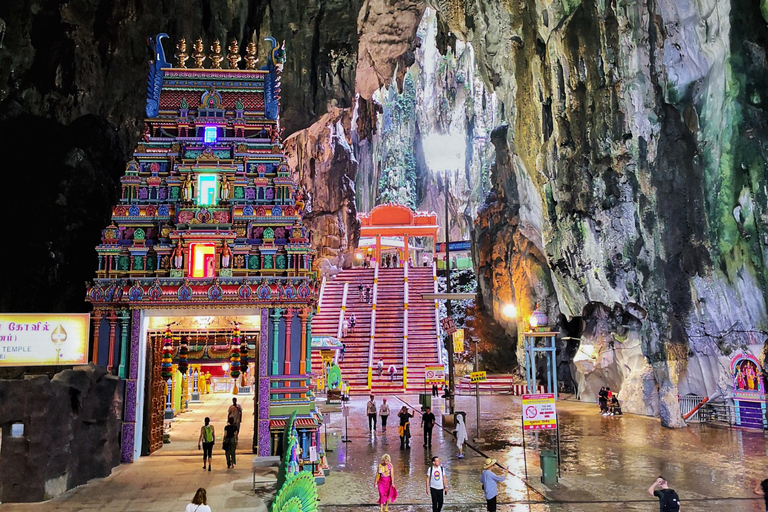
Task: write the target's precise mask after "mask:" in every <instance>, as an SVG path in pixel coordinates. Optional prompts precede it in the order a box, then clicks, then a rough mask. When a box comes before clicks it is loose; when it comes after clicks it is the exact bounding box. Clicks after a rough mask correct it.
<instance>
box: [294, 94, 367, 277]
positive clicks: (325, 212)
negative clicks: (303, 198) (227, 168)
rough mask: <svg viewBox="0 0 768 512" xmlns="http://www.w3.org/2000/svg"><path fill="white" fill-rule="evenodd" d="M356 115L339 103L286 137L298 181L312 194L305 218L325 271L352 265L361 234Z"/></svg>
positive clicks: (333, 272) (320, 263) (318, 258)
mask: <svg viewBox="0 0 768 512" xmlns="http://www.w3.org/2000/svg"><path fill="white" fill-rule="evenodd" d="M351 118H352V113H351V109H340V108H334V109H332V110H331V111H330V112H329V113H327V114H325V115H324V116H322V117H321V118H320V120H318V121H317V122H316V123H314V124H313V125H312V126H310V127H309V128H307V129H305V130H301V131H300V132H297V133H294V134H293V135H291V136H290V137H289V138H288V139H287V140H286V141H285V150H286V154H287V155H288V163H289V164H290V166H291V169H293V173H294V180H295V181H296V183H298V184H299V186H300V187H301V189H302V190H304V191H307V192H308V195H309V198H308V202H307V209H306V213H305V215H304V219H303V220H304V224H305V225H306V226H308V227H309V229H310V230H311V241H312V245H313V247H314V248H315V250H317V256H316V258H315V264H316V265H317V267H318V268H319V269H320V270H321V272H322V273H323V274H324V275H328V274H335V273H336V272H338V271H340V270H341V269H342V268H344V267H349V266H350V265H351V264H352V256H353V255H352V251H353V250H354V248H355V247H357V242H358V240H359V238H360V221H359V220H358V219H357V208H356V206H355V178H356V177H357V160H355V155H354V154H353V151H352V148H351V146H350V143H351V140H350V139H349V134H350V123H351Z"/></svg>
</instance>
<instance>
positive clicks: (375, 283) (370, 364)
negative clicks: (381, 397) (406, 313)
mask: <svg viewBox="0 0 768 512" xmlns="http://www.w3.org/2000/svg"><path fill="white" fill-rule="evenodd" d="M372 293H373V300H372V304H371V342H370V343H369V344H368V390H369V391H370V390H371V385H372V381H373V345H374V340H375V338H376V301H377V300H378V298H379V262H378V261H375V262H374V264H373V292H372Z"/></svg>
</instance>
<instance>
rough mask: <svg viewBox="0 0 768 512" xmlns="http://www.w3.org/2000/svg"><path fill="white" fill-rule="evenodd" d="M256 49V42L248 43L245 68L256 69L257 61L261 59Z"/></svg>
mask: <svg viewBox="0 0 768 512" xmlns="http://www.w3.org/2000/svg"><path fill="white" fill-rule="evenodd" d="M256 51H257V48H256V43H254V42H253V41H251V42H250V43H248V46H246V47H245V53H246V55H245V62H246V66H245V69H256V63H257V62H258V61H259V59H258V58H256Z"/></svg>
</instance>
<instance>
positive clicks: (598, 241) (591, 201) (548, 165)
mask: <svg viewBox="0 0 768 512" xmlns="http://www.w3.org/2000/svg"><path fill="white" fill-rule="evenodd" d="M447 3H448V4H454V3H457V2H447ZM459 4H461V3H459ZM461 5H464V4H461ZM464 14H465V17H466V19H465V21H466V23H465V25H466V27H467V32H466V37H467V39H468V40H469V41H470V42H471V44H472V45H473V46H474V48H475V54H476V58H477V60H478V70H479V72H480V73H481V74H482V76H483V78H484V80H485V82H486V84H487V85H488V86H489V87H491V88H492V90H493V91H494V92H495V93H496V94H497V96H498V97H499V99H500V100H501V101H502V102H503V105H504V112H505V114H506V118H507V121H508V123H509V130H508V132H507V136H506V139H507V143H508V145H509V148H510V154H511V156H510V162H509V163H508V164H506V165H505V167H506V168H507V170H506V171H504V172H505V173H506V175H505V174H503V173H500V172H499V166H498V163H497V172H496V175H495V177H494V190H493V192H492V193H491V195H490V197H489V200H488V206H487V207H486V209H485V211H484V212H483V213H482V214H481V215H480V217H479V218H478V220H477V222H476V232H475V235H474V238H475V242H476V244H477V256H478V265H479V266H480V269H481V273H482V271H483V269H485V272H486V274H487V273H488V272H491V273H493V272H495V271H496V270H497V269H498V272H499V274H501V275H502V276H496V277H486V278H485V279H484V281H483V282H484V284H483V285H481V291H482V292H483V294H484V296H486V304H490V303H491V302H488V299H494V298H498V299H502V300H506V299H507V297H510V296H518V295H522V297H518V300H519V301H520V309H522V311H523V314H525V313H526V312H529V311H530V310H531V308H532V306H533V304H532V302H533V301H534V300H538V301H541V302H544V303H546V307H547V310H548V311H549V312H550V318H552V312H553V311H557V312H559V313H561V314H562V318H561V327H563V328H564V331H565V333H566V334H567V335H569V336H572V337H576V338H579V340H580V348H579V353H578V355H577V356H576V358H575V360H574V367H575V368H574V369H575V370H576V372H577V377H576V380H577V381H578V383H579V387H580V390H581V392H582V396H583V397H589V398H590V399H592V397H591V395H592V393H593V392H594V390H595V388H599V387H600V385H604V384H609V385H612V388H613V389H614V390H615V389H620V390H621V392H620V397H621V398H622V399H623V400H624V401H625V404H626V406H627V409H628V410H630V411H632V412H641V413H648V414H658V415H660V416H661V419H662V422H663V423H664V424H665V425H669V426H679V425H681V424H682V420H681V418H680V414H679V412H678V410H677V400H676V395H677V394H678V393H689V392H690V393H696V394H708V393H711V392H713V391H715V390H721V391H723V392H724V393H725V394H727V392H728V387H729V385H730V382H729V381H730V378H729V376H728V374H727V361H728V359H729V357H730V356H731V355H732V354H733V352H734V351H737V350H746V351H752V352H753V353H757V354H759V353H761V352H762V348H763V343H764V340H765V335H764V334H763V332H762V331H763V330H764V329H765V325H766V320H768V317H766V311H765V296H764V293H765V255H766V242H768V239H766V237H765V236H764V235H762V234H761V233H763V232H764V230H765V228H766V227H768V226H767V224H768V214H766V208H768V206H767V205H768V202H767V201H766V196H765V194H766V192H765V186H764V184H765V175H764V173H765V169H764V167H765V166H764V164H763V163H762V162H764V161H765V149H764V148H763V146H762V145H761V144H760V143H759V142H758V141H759V139H760V138H763V137H764V136H765V132H766V128H765V126H766V120H768V119H767V118H766V112H765V107H764V100H763V98H762V97H761V93H760V88H759V86H758V84H759V83H762V82H761V81H762V80H764V78H765V76H766V73H767V72H768V71H767V70H766V67H765V65H764V62H765V32H766V28H765V24H764V22H763V21H762V17H761V16H760V12H759V6H758V5H757V4H754V3H753V4H750V3H748V2H742V1H731V2H704V3H698V4H696V3H690V2H682V3H681V2H673V1H668V0H660V1H653V2H635V3H619V4H617V3H610V2H609V3H599V2H592V1H577V2H557V1H555V2H543V1H522V2H508V1H501V2H497V1H490V0H478V1H477V2H474V5H473V6H472V9H467V10H466V11H465V12H464ZM449 25H450V24H449ZM454 30H455V29H454ZM457 35H459V36H461V34H457ZM497 149H498V145H497ZM497 159H498V157H497ZM497 162H498V160H497ZM511 174H513V176H512V175H511ZM510 182H512V183H510ZM513 189H515V190H516V192H517V195H516V194H515V190H513ZM503 219H507V220H508V221H510V224H515V223H516V227H513V226H508V227H502V228H499V227H498V226H499V223H500V222H503ZM510 233H511V234H510ZM518 233H519V234H518ZM499 235H502V236H499ZM515 236H518V237H522V236H524V237H525V240H526V243H530V244H531V247H535V251H529V253H535V254H537V255H540V256H543V259H541V258H540V257H537V258H533V260H532V262H531V263H530V264H527V263H526V264H523V266H522V268H515V267H514V264H513V263H512V262H513V260H514V256H512V255H511V254H510V253H513V252H516V251H510V250H509V249H508V247H509V244H510V241H511V240H512V239H514V237H515ZM516 245H517V244H516ZM542 263H544V264H542ZM536 274H538V275H536ZM525 275H536V277H535V279H534V280H535V281H538V282H540V283H543V285H542V286H541V288H542V289H541V290H539V291H537V293H535V294H534V296H532V297H530V298H528V299H526V297H525V295H526V292H525V290H526V287H528V285H529V280H528V279H526V278H524V277H522V276H525ZM508 283H512V284H511V287H512V288H514V293H511V292H510V291H509V287H510V284H508ZM548 283H551V284H552V289H550V288H549V287H548V286H547V284H548ZM495 313H496V316H497V318H498V317H499V315H498V312H495ZM555 318H556V317H555Z"/></svg>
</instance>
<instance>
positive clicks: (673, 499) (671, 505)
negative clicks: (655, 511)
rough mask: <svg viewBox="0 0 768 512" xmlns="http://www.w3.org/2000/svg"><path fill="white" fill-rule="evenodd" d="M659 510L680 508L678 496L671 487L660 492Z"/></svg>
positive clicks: (665, 510) (671, 510)
mask: <svg viewBox="0 0 768 512" xmlns="http://www.w3.org/2000/svg"><path fill="white" fill-rule="evenodd" d="M661 510H662V511H663V512H678V511H679V510H680V498H679V497H678V495H677V493H676V492H675V491H673V490H672V489H664V490H663V491H662V492H661Z"/></svg>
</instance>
